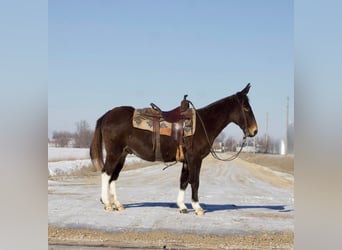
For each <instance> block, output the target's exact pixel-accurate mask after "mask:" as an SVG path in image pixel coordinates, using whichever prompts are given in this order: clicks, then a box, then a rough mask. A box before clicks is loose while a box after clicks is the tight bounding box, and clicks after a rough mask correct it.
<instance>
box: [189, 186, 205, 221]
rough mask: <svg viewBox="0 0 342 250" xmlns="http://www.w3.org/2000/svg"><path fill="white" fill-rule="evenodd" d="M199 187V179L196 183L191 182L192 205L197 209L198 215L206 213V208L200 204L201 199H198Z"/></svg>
mask: <svg viewBox="0 0 342 250" xmlns="http://www.w3.org/2000/svg"><path fill="white" fill-rule="evenodd" d="M198 187H199V180H198V181H197V182H195V183H191V191H192V198H191V205H192V208H193V209H194V210H195V214H196V215H204V210H203V208H202V207H201V206H200V204H199V200H198Z"/></svg>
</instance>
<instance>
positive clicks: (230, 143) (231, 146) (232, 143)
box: [225, 136, 237, 152]
mask: <svg viewBox="0 0 342 250" xmlns="http://www.w3.org/2000/svg"><path fill="white" fill-rule="evenodd" d="M236 146H237V141H236V140H235V138H234V137H233V136H229V137H228V138H227V140H226V141H225V147H226V149H227V150H228V151H231V152H235V151H236Z"/></svg>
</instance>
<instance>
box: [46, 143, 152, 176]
mask: <svg viewBox="0 0 342 250" xmlns="http://www.w3.org/2000/svg"><path fill="white" fill-rule="evenodd" d="M139 162H145V161H144V160H141V159H139V158H137V157H135V156H132V155H129V156H128V157H127V158H126V162H125V164H126V165H132V164H135V163H139ZM91 164H92V163H91V160H90V157H89V148H54V147H49V148H48V170H49V176H55V175H67V174H71V173H73V172H75V171H78V170H80V169H82V168H86V167H89V166H91Z"/></svg>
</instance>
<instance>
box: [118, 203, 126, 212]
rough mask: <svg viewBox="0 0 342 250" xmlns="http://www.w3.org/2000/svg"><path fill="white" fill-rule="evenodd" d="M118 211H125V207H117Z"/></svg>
mask: <svg viewBox="0 0 342 250" xmlns="http://www.w3.org/2000/svg"><path fill="white" fill-rule="evenodd" d="M116 210H118V211H123V210H125V207H124V206H123V205H121V204H120V205H119V206H116Z"/></svg>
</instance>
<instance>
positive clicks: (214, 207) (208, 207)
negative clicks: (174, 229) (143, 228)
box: [124, 202, 292, 213]
mask: <svg viewBox="0 0 342 250" xmlns="http://www.w3.org/2000/svg"><path fill="white" fill-rule="evenodd" d="M124 206H125V208H140V207H168V208H178V207H177V205H176V203H173V202H138V203H131V204H125V205H124ZM186 206H187V207H188V208H189V209H190V208H191V210H192V206H191V204H190V203H187V204H186ZM201 206H202V208H203V209H204V210H205V212H206V213H211V212H216V211H225V210H240V209H270V210H275V211H278V212H290V211H292V210H285V205H234V204H206V203H201Z"/></svg>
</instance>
